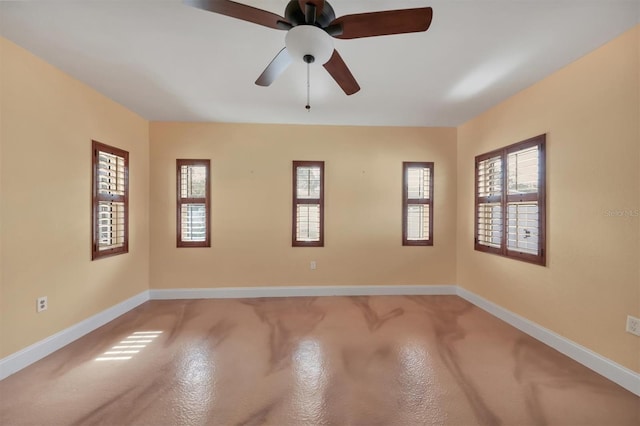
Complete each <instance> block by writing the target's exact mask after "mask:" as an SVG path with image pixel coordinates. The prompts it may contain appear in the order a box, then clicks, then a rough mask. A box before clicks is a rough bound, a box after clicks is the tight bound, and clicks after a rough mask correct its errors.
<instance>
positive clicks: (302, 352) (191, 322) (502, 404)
mask: <svg viewBox="0 0 640 426" xmlns="http://www.w3.org/2000/svg"><path fill="white" fill-rule="evenodd" d="M0 422H1V423H2V425H7V426H10V425H11V426H12V425H155V426H159V425H274V426H287V425H363V426H365V425H366V426H369V425H465V426H466V425H501V424H503V425H598V426H601V425H639V424H640V398H638V397H637V396H635V395H633V394H632V393H630V392H628V391H626V390H624V389H623V388H621V387H619V386H618V385H616V384H614V383H612V382H610V381H609V380H607V379H605V378H603V377H601V376H599V375H598V374H596V373H594V372H592V371H590V370H589V369H587V368H585V367H583V366H582V365H580V364H578V363H576V362H575V361H573V360H571V359H569V358H567V357H565V356H564V355H562V354H560V353H558V352H556V351H555V350H553V349H551V348H549V347H547V346H545V345H543V344H541V343H539V342H537V341H536V340H534V339H532V338H530V337H528V336H527V335H525V334H523V333H521V332H520V331H518V330H516V329H514V328H512V327H511V326H509V325H507V324H505V323H503V322H501V321H500V320H498V319H496V318H494V317H492V316H491V315H489V314H487V313H485V312H483V311H482V310H480V309H478V308H476V307H474V306H473V305H471V304H469V303H468V302H466V301H464V300H463V299H460V298H458V297H456V296H411V297H398V296H376V297H323V298H277V299H243V300H236V299H226V300H188V301H180V300H178V301H151V302H147V303H145V304H143V305H141V306H140V307H138V308H136V309H134V310H133V311H131V312H129V313H127V314H125V315H123V316H121V317H120V318H118V319H116V320H115V321H113V322H111V323H109V324H107V325H106V326H104V327H101V328H100V329H98V330H96V331H94V332H92V333H90V334H88V335H87V336H85V337H83V338H81V339H79V340H78V341H76V342H74V343H72V344H70V345H68V346H67V347H65V348H63V349H61V350H59V351H57V352H55V353H54V354H52V355H50V356H48V357H46V358H45V359H43V360H41V361H39V362H37V363H35V364H33V365H31V366H29V367H28V368H26V369H24V370H22V371H20V372H18V373H16V374H14V375H13V376H10V377H8V378H7V379H5V380H3V381H2V382H0Z"/></svg>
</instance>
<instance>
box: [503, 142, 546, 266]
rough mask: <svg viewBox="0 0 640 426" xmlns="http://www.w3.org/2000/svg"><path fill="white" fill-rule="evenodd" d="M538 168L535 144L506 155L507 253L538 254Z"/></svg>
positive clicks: (537, 153)
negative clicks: (509, 251)
mask: <svg viewBox="0 0 640 426" xmlns="http://www.w3.org/2000/svg"><path fill="white" fill-rule="evenodd" d="M539 165H540V163H539V149H538V146H537V145H535V146H532V147H528V148H524V149H519V150H516V151H513V152H509V153H508V154H507V170H508V173H507V220H508V223H507V250H513V251H519V252H522V253H528V254H532V255H537V254H538V250H539V248H540V247H539V239H540V231H539V229H540V222H539V211H538V198H539V195H538V183H539V182H538V181H539V176H538V171H539Z"/></svg>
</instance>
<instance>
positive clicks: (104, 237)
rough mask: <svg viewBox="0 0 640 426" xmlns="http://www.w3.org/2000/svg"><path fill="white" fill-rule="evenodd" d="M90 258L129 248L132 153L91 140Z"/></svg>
mask: <svg viewBox="0 0 640 426" xmlns="http://www.w3.org/2000/svg"><path fill="white" fill-rule="evenodd" d="M92 182H93V185H92V186H93V190H92V193H93V196H92V215H91V217H92V219H91V222H92V231H93V232H92V234H93V238H92V244H91V259H92V260H95V259H99V258H102V257H106V256H113V255H116V254H122V253H127V252H128V251H129V153H128V152H127V151H123V150H121V149H118V148H114V147H112V146H109V145H105V144H102V143H100V142H96V141H92Z"/></svg>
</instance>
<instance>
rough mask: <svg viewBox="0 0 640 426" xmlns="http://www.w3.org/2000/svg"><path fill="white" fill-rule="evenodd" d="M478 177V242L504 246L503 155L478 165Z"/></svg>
mask: <svg viewBox="0 0 640 426" xmlns="http://www.w3.org/2000/svg"><path fill="white" fill-rule="evenodd" d="M476 177H477V179H476V180H477V188H476V189H477V194H478V199H477V211H476V218H477V221H476V226H477V236H476V241H477V244H480V245H483V246H486V247H491V248H494V249H500V248H501V247H502V233H503V220H502V218H503V214H502V182H503V175H502V157H501V156H491V157H489V158H487V159H485V160H481V161H479V162H478V163H477V165H476Z"/></svg>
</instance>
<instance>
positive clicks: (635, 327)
mask: <svg viewBox="0 0 640 426" xmlns="http://www.w3.org/2000/svg"><path fill="white" fill-rule="evenodd" d="M627 333H631V334H635V335H636V336H640V318H636V317H632V316H631V315H627Z"/></svg>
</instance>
